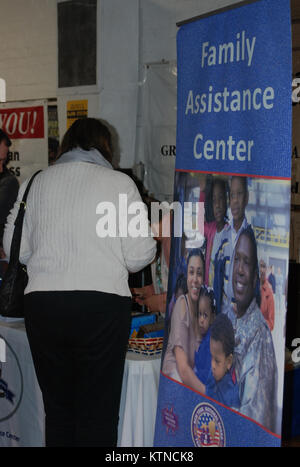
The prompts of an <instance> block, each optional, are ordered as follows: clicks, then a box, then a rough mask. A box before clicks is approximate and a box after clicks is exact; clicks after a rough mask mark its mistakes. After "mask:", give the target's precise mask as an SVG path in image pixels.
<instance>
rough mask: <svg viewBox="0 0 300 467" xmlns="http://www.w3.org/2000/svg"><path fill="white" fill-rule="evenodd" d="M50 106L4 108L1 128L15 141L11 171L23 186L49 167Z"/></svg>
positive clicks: (14, 104) (0, 112)
mask: <svg viewBox="0 0 300 467" xmlns="http://www.w3.org/2000/svg"><path fill="white" fill-rule="evenodd" d="M47 125H48V118H47V102H46V101H32V102H28V103H27V105H24V102H10V103H5V104H0V128H2V129H3V130H4V131H5V132H6V133H7V135H8V136H9V138H10V139H11V141H12V145H11V147H10V148H9V149H10V151H9V153H8V161H9V164H8V168H9V170H10V171H11V173H13V174H14V175H15V176H16V177H18V180H19V182H20V184H21V183H22V182H23V181H24V180H26V178H29V177H30V176H31V175H32V174H33V173H34V172H35V171H37V170H39V169H44V168H45V167H47V166H48V128H47Z"/></svg>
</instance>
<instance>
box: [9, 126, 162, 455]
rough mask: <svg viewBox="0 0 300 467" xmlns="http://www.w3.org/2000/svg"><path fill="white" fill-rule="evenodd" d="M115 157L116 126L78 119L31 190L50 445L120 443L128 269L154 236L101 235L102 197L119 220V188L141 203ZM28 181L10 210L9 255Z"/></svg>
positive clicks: (148, 254)
mask: <svg viewBox="0 0 300 467" xmlns="http://www.w3.org/2000/svg"><path fill="white" fill-rule="evenodd" d="M111 160H112V143H111V135H110V132H109V130H108V128H107V127H106V126H105V125H104V124H103V123H101V122H100V121H99V120H96V119H92V118H87V119H82V120H77V121H76V122H75V123H74V124H73V125H72V126H71V127H70V128H69V130H68V131H67V132H66V134H65V136H64V138H63V141H62V145H61V156H60V158H59V159H58V161H57V162H56V164H54V165H52V166H51V167H48V168H47V169H46V170H44V171H43V172H41V173H40V174H38V175H37V177H36V179H35V180H34V182H33V184H32V187H31V189H30V192H29V195H28V200H27V209H26V213H25V218H24V225H23V233H22V242H21V251H20V261H21V262H23V263H25V264H26V265H27V272H28V277H29V281H28V285H27V287H26V289H25V325H26V331H27V335H28V340H29V344H30V348H31V352H32V356H33V361H34V366H35V370H36V374H37V378H38V381H39V385H40V387H41V390H42V395H43V400H44V407H45V413H46V446H49V447H50V446H115V445H116V443H117V426H118V413H119V403H120V394H121V386H122V376H123V369H124V361H125V353H126V348H127V342H128V337H129V331H130V319H131V311H130V310H131V294H130V290H129V287H128V271H130V272H137V271H138V270H140V269H142V268H144V267H145V266H146V265H147V264H148V263H150V262H151V261H152V260H153V259H154V257H155V252H156V243H155V241H154V240H153V238H152V237H151V236H150V235H149V236H148V237H138V238H131V237H129V236H128V237H121V236H118V233H117V235H116V236H115V237H114V238H113V237H111V236H107V237H105V238H102V237H101V238H100V237H99V236H98V235H97V232H96V224H97V221H98V220H99V214H97V213H96V207H97V205H98V204H99V203H100V202H102V201H105V202H110V203H112V204H113V206H115V208H116V215H117V217H116V219H117V220H118V218H119V217H118V216H119V204H118V203H119V194H120V193H122V194H126V195H127V201H128V206H129V205H130V203H131V202H135V201H138V202H140V201H141V198H140V195H139V193H138V190H137V188H136V186H135V184H134V183H133V181H132V180H131V179H130V178H129V177H128V176H127V175H125V174H123V173H120V172H117V171H114V170H113V167H112V165H111ZM26 185H27V182H24V183H23V185H22V186H21V188H20V193H19V196H18V200H17V202H16V203H15V206H14V208H13V210H12V212H11V214H10V216H9V218H8V223H7V226H6V230H5V236H4V248H5V251H6V254H9V251H10V243H11V238H12V234H13V228H14V220H15V218H16V215H17V211H18V208H19V204H20V201H21V199H22V195H23V193H24V190H25V187H26ZM121 215H122V213H121ZM145 221H146V222H148V219H147V210H146V209H145ZM117 225H118V222H117Z"/></svg>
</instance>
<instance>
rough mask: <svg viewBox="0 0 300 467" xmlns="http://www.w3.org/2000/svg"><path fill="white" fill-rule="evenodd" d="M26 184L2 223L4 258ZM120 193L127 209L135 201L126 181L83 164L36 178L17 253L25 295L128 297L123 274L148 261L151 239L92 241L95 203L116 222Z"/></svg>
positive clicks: (109, 171) (56, 167)
mask: <svg viewBox="0 0 300 467" xmlns="http://www.w3.org/2000/svg"><path fill="white" fill-rule="evenodd" d="M27 183H28V181H26V182H24V183H23V184H22V185H21V187H20V191H19V196H18V199H17V201H16V203H15V205H14V208H13V210H12V211H11V213H10V215H9V217H8V219H7V224H6V228H5V234H4V250H5V252H6V254H7V256H9V251H10V244H11V238H12V234H13V229H14V221H15V218H16V215H17V212H18V209H19V204H20V201H21V199H22V196H23V193H24V191H25V187H26V185H27ZM120 193H121V194H127V196H128V204H130V203H131V202H134V201H139V202H140V201H141V198H140V195H139V192H138V190H137V188H136V185H135V184H134V183H133V181H132V180H131V179H130V178H129V177H128V176H127V175H125V174H123V173H120V172H117V171H114V170H112V169H109V168H106V167H101V166H99V165H95V164H91V163H88V162H68V163H62V164H57V165H53V166H51V167H48V168H47V169H46V170H44V171H43V172H41V173H40V174H38V175H37V176H36V178H35V180H34V181H33V184H32V186H31V189H30V192H29V195H28V199H27V208H26V213H25V218H24V224H23V234H22V243H21V252H20V261H21V262H23V263H25V264H26V265H27V271H28V276H29V282H28V285H27V287H26V290H25V293H29V292H35V291H56V290H60V291H61V290H94V291H102V292H108V293H114V294H117V295H121V296H130V289H129V287H128V271H130V272H136V271H138V270H140V269H142V268H143V267H145V266H146V265H147V264H149V263H150V262H151V261H152V260H153V259H154V257H155V253H156V242H155V240H154V239H153V238H151V236H148V237H138V238H130V237H127V238H126V237H124V238H120V237H116V238H110V237H106V238H100V237H99V236H98V235H97V232H96V225H97V221H98V220H99V217H100V216H99V214H97V213H96V207H97V205H98V203H100V202H102V201H109V202H112V203H113V204H114V205H115V206H116V213H117V219H118V216H119V207H118V206H119V194H120ZM123 214H125V213H121V215H123ZM145 215H146V214H145Z"/></svg>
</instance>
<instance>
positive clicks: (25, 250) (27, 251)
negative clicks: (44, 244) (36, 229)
mask: <svg viewBox="0 0 300 467" xmlns="http://www.w3.org/2000/svg"><path fill="white" fill-rule="evenodd" d="M28 182H29V179H28V180H26V181H25V182H23V183H22V185H21V186H20V189H19V194H18V197H17V200H16V202H15V204H14V207H13V208H12V210H11V212H10V214H9V216H8V217H7V222H6V225H5V230H4V236H3V249H4V252H5V254H6V257H7V260H9V256H10V245H11V241H12V237H13V233H14V228H15V225H14V223H15V220H16V217H17V215H18V212H19V207H20V203H21V201H22V198H23V195H24V192H25V189H26V186H27V184H28ZM26 217H27V218H28V212H27V211H25V216H24V222H23V229H22V240H21V247H20V262H21V263H25V264H26V261H27V259H28V257H29V256H30V255H31V247H30V243H29V238H28V232H27V227H26Z"/></svg>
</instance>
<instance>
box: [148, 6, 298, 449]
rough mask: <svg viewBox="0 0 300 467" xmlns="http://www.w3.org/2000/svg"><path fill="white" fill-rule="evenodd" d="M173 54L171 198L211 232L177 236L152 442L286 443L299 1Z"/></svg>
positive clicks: (248, 12) (186, 39)
mask: <svg viewBox="0 0 300 467" xmlns="http://www.w3.org/2000/svg"><path fill="white" fill-rule="evenodd" d="M177 56H178V115H177V141H176V173H175V188H174V200H175V201H180V203H181V204H182V206H183V205H184V203H185V202H187V201H189V202H193V203H194V204H195V205H197V206H198V207H199V205H201V206H204V212H205V217H204V226H203V229H202V232H203V233H204V234H203V235H199V229H196V230H193V229H191V228H189V229H187V228H185V229H184V234H183V236H182V238H178V237H174V238H172V248H171V259H170V272H169V287H168V300H167V309H166V325H165V342H164V351H163V355H162V368H161V370H162V371H161V379H160V387H159V397H158V408H157V419H156V430H155V446H203V447H205V446H279V445H280V444H281V419H282V418H281V415H282V405H283V377H284V348H285V342H284V327H285V314H286V296H285V293H286V282H287V274H288V261H289V226H290V191H291V153H292V149H291V110H292V109H291V106H292V103H291V76H292V71H291V25H290V2H289V1H288V0H283V1H281V0H280V1H279V0H261V1H257V2H252V3H250V4H247V5H244V6H238V7H236V8H232V9H227V10H226V11H224V10H223V11H222V12H220V13H215V14H212V15H210V16H206V17H203V18H199V19H197V20H194V21H191V22H187V23H186V24H184V25H182V26H181V28H180V30H179V32H178V36H177ZM278 64H280V66H278ZM195 212H197V210H196V209H195ZM189 215H190V216H191V215H192V214H189ZM188 221H189V219H184V220H183V225H184V226H186V225H192V224H193V223H192V222H188ZM166 413H167V414H170V413H171V415H172V416H170V415H169V416H168V418H166ZM175 420H176V423H175V422H174V421H175Z"/></svg>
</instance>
